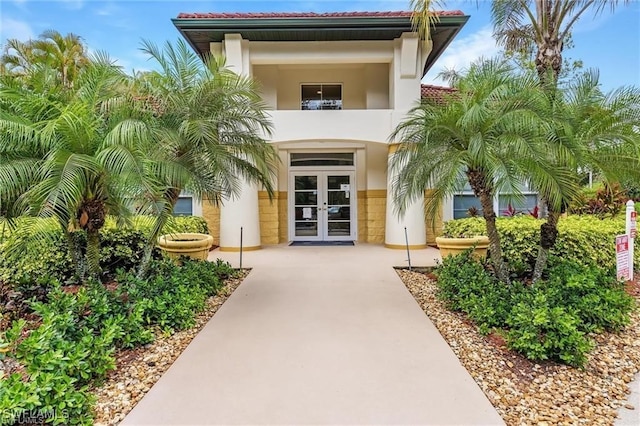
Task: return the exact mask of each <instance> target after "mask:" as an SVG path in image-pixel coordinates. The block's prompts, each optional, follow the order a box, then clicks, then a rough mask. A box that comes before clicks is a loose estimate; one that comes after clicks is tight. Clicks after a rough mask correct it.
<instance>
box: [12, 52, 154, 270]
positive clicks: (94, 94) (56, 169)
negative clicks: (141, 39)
mask: <svg viewBox="0 0 640 426" xmlns="http://www.w3.org/2000/svg"><path fill="white" fill-rule="evenodd" d="M125 80H126V76H125V75H124V74H122V73H121V72H120V71H119V69H117V68H116V67H114V66H113V65H112V64H111V63H110V62H109V61H106V60H104V58H102V59H101V58H97V59H95V60H94V61H93V62H92V63H91V64H90V65H88V66H87V67H86V68H85V69H83V70H82V71H81V73H80V74H79V75H78V76H77V77H76V81H75V84H74V89H73V91H70V90H68V91H65V92H62V93H57V95H58V96H53V95H51V94H47V93H45V94H43V93H38V92H33V91H31V90H29V89H27V88H24V87H20V86H14V87H11V86H9V87H2V90H0V135H2V137H0V188H2V189H1V190H0V205H3V204H4V205H5V206H7V209H6V210H8V211H9V210H10V211H12V212H13V214H14V215H15V214H21V215H27V216H39V217H52V218H54V219H55V220H56V221H57V223H58V224H59V226H60V228H61V229H62V231H63V233H64V234H65V235H67V237H68V241H69V242H70V249H71V250H72V252H74V254H75V256H74V257H75V258H76V259H78V258H79V256H78V253H79V252H80V251H81V249H80V248H79V247H77V245H75V243H74V241H75V240H74V239H73V238H71V233H72V232H73V231H75V230H82V231H85V232H86V235H87V244H86V256H85V259H86V264H87V265H88V268H89V272H90V274H91V275H93V276H95V275H97V274H98V273H99V271H100V267H99V231H100V229H101V228H102V226H103V225H104V220H105V216H106V215H107V214H113V215H116V216H118V217H124V216H126V215H127V213H128V212H129V209H128V205H129V204H130V202H129V199H130V197H131V194H132V193H135V190H136V188H138V187H139V186H140V185H142V183H144V182H145V181H147V179H145V178H144V176H143V172H144V163H143V160H144V157H143V154H144V150H143V148H144V147H145V144H146V143H147V141H148V140H149V139H150V136H151V131H150V129H149V128H148V126H147V124H146V120H148V117H146V116H145V114H147V113H146V112H145V111H140V110H138V109H136V104H135V102H133V101H132V100H131V99H128V98H127V96H126V95H123V94H122V93H120V92H119V91H118V89H119V88H120V87H122V84H123V82H124V81H125ZM77 271H78V272H79V274H80V275H81V277H83V276H84V270H83V268H82V265H80V264H78V265H77Z"/></svg>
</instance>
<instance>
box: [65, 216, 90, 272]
mask: <svg viewBox="0 0 640 426" xmlns="http://www.w3.org/2000/svg"><path fill="white" fill-rule="evenodd" d="M63 231H64V233H65V235H66V237H67V247H68V250H69V255H70V256H71V259H72V262H73V264H74V265H75V275H76V279H78V280H80V282H84V281H85V280H86V278H87V263H86V262H85V257H84V253H83V247H82V244H80V241H78V235H79V234H80V232H68V231H67V230H66V228H63Z"/></svg>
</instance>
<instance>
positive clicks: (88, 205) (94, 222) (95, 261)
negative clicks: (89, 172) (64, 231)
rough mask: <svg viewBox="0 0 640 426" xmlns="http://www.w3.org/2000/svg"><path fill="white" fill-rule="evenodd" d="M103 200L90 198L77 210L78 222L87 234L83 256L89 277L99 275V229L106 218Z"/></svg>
mask: <svg viewBox="0 0 640 426" xmlns="http://www.w3.org/2000/svg"><path fill="white" fill-rule="evenodd" d="M106 214H107V212H106V209H105V205H104V200H102V199H100V198H91V199H89V200H86V201H85V202H84V203H82V206H81V207H80V209H79V210H78V217H77V219H78V222H79V224H80V226H81V227H82V229H84V230H85V231H86V233H87V252H86V254H85V258H86V262H87V269H88V271H89V275H90V276H91V277H93V278H96V277H98V276H99V275H100V272H101V271H100V229H102V227H103V226H104V221H105V217H106Z"/></svg>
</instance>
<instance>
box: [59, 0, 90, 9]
mask: <svg viewBox="0 0 640 426" xmlns="http://www.w3.org/2000/svg"><path fill="white" fill-rule="evenodd" d="M58 1H59V2H60V3H64V5H65V7H66V8H67V9H70V10H80V9H82V7H83V6H84V0H58Z"/></svg>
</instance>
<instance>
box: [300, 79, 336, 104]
mask: <svg viewBox="0 0 640 426" xmlns="http://www.w3.org/2000/svg"><path fill="white" fill-rule="evenodd" d="M301 92H302V93H301V95H302V96H301V97H300V99H301V102H300V107H301V109H303V110H305V109H307V110H312V109H342V85H341V84H303V85H302V86H301Z"/></svg>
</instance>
